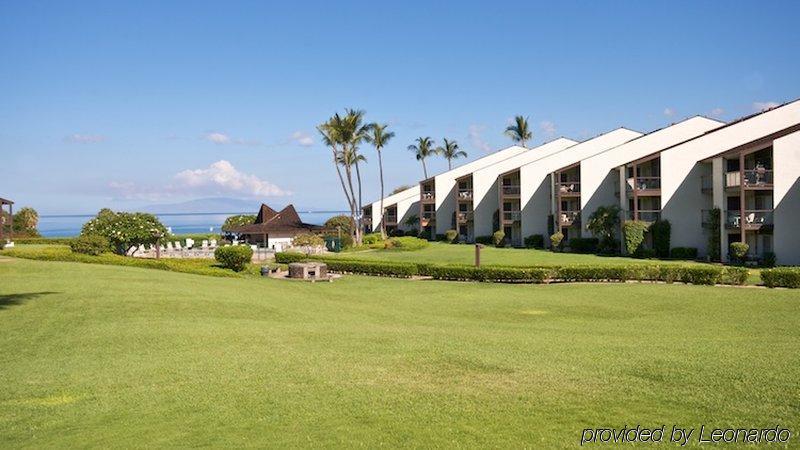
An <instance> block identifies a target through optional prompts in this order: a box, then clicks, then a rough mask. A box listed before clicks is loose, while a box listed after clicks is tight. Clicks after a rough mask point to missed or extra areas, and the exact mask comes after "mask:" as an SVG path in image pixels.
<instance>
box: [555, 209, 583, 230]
mask: <svg viewBox="0 0 800 450" xmlns="http://www.w3.org/2000/svg"><path fill="white" fill-rule="evenodd" d="M580 220H581V212H580V211H561V214H560V215H559V216H558V223H559V224H560V225H562V226H566V227H568V226H570V225H573V224H575V223H578V222H580Z"/></svg>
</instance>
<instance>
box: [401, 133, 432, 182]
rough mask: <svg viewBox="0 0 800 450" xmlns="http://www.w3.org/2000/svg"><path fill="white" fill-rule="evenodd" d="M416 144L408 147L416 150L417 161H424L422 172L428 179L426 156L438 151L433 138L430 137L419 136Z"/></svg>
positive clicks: (413, 150)
mask: <svg viewBox="0 0 800 450" xmlns="http://www.w3.org/2000/svg"><path fill="white" fill-rule="evenodd" d="M415 142H416V144H411V145H409V146H408V149H409V150H411V151H412V152H414V156H416V158H417V161H419V162H421V163H422V173H423V174H424V175H425V179H426V180H427V179H428V167H427V166H426V165H425V158H427V157H429V156H433V155H435V154H436V153H437V152H438V151H437V150H436V148H435V147H434V145H435V144H434V142H433V139H431V138H430V137H418V138H417V140H416V141H415Z"/></svg>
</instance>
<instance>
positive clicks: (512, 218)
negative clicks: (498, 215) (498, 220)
mask: <svg viewBox="0 0 800 450" xmlns="http://www.w3.org/2000/svg"><path fill="white" fill-rule="evenodd" d="M503 220H504V221H505V222H516V221H518V220H522V212H521V211H503Z"/></svg>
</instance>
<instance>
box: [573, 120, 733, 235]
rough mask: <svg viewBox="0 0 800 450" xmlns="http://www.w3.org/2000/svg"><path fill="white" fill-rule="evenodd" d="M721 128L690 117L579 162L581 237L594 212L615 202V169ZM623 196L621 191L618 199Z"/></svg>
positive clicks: (617, 182) (617, 183) (717, 123)
mask: <svg viewBox="0 0 800 450" xmlns="http://www.w3.org/2000/svg"><path fill="white" fill-rule="evenodd" d="M722 125H724V123H722V122H718V121H716V120H711V119H707V118H705V117H692V118H690V119H687V120H684V121H682V122H679V123H676V124H674V125H671V126H669V127H666V128H662V129H660V130H656V131H654V132H652V133H648V134H646V135H644V136H641V137H639V138H637V139H634V140H631V141H629V142H627V143H624V144H622V145H618V146H616V147H613V148H610V149H608V150H606V151H604V152H601V153H598V154H597V155H594V156H591V157H589V158H586V159H584V160H583V161H581V217H583V220H582V226H583V228H584V233H588V232H587V231H586V222H587V220H586V219H588V217H589V216H590V215H591V214H592V213H593V212H595V211H596V210H597V208H599V207H600V206H607V205H615V204H617V203H618V202H619V199H617V196H616V192H617V190H618V189H619V173H618V170H617V168H618V167H619V166H623V165H625V164H627V163H629V162H631V161H634V160H637V159H639V158H643V157H645V156H647V155H650V154H653V153H655V152H658V151H661V150H664V149H665V148H668V147H671V146H673V145H676V144H680V143H682V142H684V141H686V140H688V139H692V138H694V137H697V136H699V135H701V134H703V133H705V132H707V131H709V130H712V129H714V128H718V127H720V126H722ZM665 170H669V169H667V168H665V167H664V166H662V167H661V171H662V173H663V172H664V171H665ZM624 194H625V191H624V190H623V191H622V194H620V195H623V196H624ZM625 203H626V204H627V202H625ZM623 209H624V208H623Z"/></svg>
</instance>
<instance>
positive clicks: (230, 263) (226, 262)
mask: <svg viewBox="0 0 800 450" xmlns="http://www.w3.org/2000/svg"><path fill="white" fill-rule="evenodd" d="M214 259H216V260H217V261H218V262H219V263H220V264H222V266H223V267H225V268H228V269H231V270H233V271H234V272H241V271H242V270H244V268H245V267H247V265H248V264H250V260H252V259H253V249H252V248H250V247H249V246H246V245H229V246H227V247H217V249H216V250H214Z"/></svg>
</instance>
